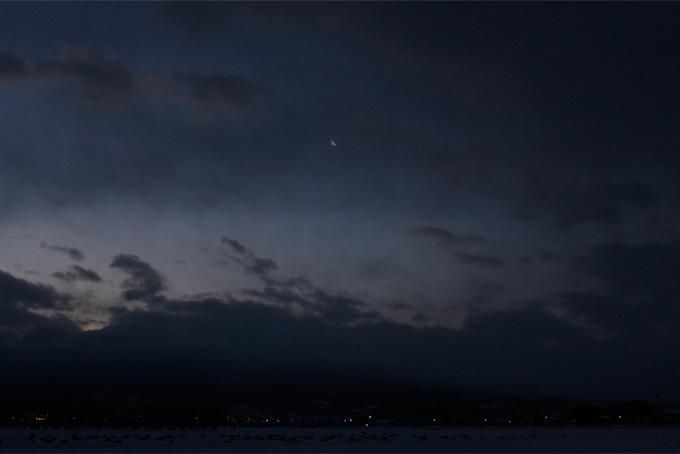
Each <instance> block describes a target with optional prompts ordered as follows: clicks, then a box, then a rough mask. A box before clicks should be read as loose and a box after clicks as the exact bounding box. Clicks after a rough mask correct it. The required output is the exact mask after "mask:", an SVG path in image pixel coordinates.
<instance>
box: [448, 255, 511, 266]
mask: <svg viewBox="0 0 680 454" xmlns="http://www.w3.org/2000/svg"><path fill="white" fill-rule="evenodd" d="M456 259H457V260H458V262H460V263H462V264H464V265H475V266H486V267H492V268H499V267H504V266H506V263H505V260H503V259H502V258H501V257H496V256H494V255H485V254H470V253H466V252H458V253H457V254H456Z"/></svg>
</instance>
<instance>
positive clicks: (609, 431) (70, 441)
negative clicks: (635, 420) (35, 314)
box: [0, 426, 680, 453]
mask: <svg viewBox="0 0 680 454" xmlns="http://www.w3.org/2000/svg"><path fill="white" fill-rule="evenodd" d="M0 439H2V442H1V443H0V452H3V453H5V452H680V428H678V427H626V426H615V427H573V426H572V427H516V428H512V427H502V428H501V427H499V428H493V427H486V428H480V427H456V428H438V427H428V428H423V427H418V428H414V427H368V428H332V427H331V428H271V427H268V428H235V429H233V428H220V429H206V430H195V429H194V430H141V429H140V430H120V429H81V430H57V429H55V430H51V429H41V430H31V429H6V430H2V431H0Z"/></svg>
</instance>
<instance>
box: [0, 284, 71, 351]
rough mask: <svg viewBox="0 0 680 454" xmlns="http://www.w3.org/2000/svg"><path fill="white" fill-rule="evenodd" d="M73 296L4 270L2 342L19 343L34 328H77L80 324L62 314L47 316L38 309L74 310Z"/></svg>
mask: <svg viewBox="0 0 680 454" xmlns="http://www.w3.org/2000/svg"><path fill="white" fill-rule="evenodd" d="M70 300H71V298H70V297H69V296H67V295H62V294H59V293H57V292H56V291H55V290H54V289H53V288H52V287H50V286H47V285H44V284H34V283H32V282H29V281H26V280H23V279H19V278H17V277H14V276H12V275H11V274H9V273H6V272H4V271H0V344H5V343H8V342H9V343H16V342H18V341H20V340H21V339H22V337H23V336H24V335H26V334H28V333H31V332H33V331H34V330H38V329H43V328H51V329H58V330H64V329H67V330H69V331H72V332H75V331H77V330H78V328H77V326H76V325H75V324H74V323H73V322H70V321H69V320H68V319H66V318H64V317H63V316H60V315H54V316H52V317H47V316H44V315H41V314H38V313H36V312H35V311H36V310H56V311H70V310H71V309H72V306H71V302H70Z"/></svg>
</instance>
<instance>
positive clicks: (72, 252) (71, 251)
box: [40, 241, 85, 261]
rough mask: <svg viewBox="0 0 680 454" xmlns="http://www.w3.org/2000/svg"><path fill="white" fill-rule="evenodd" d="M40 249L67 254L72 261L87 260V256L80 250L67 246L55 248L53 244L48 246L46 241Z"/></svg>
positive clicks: (41, 244)
mask: <svg viewBox="0 0 680 454" xmlns="http://www.w3.org/2000/svg"><path fill="white" fill-rule="evenodd" d="M40 247H41V248H43V249H48V250H50V251H54V252H59V253H61V254H66V255H67V256H69V257H70V258H71V259H72V260H77V261H83V260H85V254H84V253H83V251H81V250H80V249H78V248H75V247H66V246H55V245H52V244H47V243H45V242H44V241H43V242H42V243H40Z"/></svg>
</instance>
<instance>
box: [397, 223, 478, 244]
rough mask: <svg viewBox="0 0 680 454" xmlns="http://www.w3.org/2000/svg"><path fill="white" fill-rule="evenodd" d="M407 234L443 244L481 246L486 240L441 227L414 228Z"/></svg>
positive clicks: (471, 234)
mask: <svg viewBox="0 0 680 454" xmlns="http://www.w3.org/2000/svg"><path fill="white" fill-rule="evenodd" d="M408 233H409V234H410V235H413V236H422V237H429V238H432V239H434V240H437V241H441V242H442V243H444V244H453V245H466V244H483V243H485V242H486V239H485V238H484V237H482V236H481V235H477V234H474V233H463V234H459V233H454V232H452V231H450V230H447V229H444V228H441V227H431V226H416V227H412V228H411V229H409V231H408Z"/></svg>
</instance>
